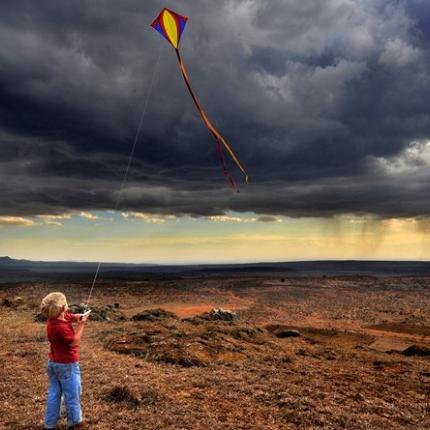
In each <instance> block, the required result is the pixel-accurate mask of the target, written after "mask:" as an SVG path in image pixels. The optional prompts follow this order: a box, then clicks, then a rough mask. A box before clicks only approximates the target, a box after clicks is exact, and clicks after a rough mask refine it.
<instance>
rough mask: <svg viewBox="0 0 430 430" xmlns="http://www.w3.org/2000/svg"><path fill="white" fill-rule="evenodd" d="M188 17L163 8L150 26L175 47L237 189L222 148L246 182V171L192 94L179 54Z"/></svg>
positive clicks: (199, 110) (232, 182)
mask: <svg viewBox="0 0 430 430" xmlns="http://www.w3.org/2000/svg"><path fill="white" fill-rule="evenodd" d="M187 20H188V17H186V16H182V15H179V14H178V13H176V12H173V11H172V10H170V9H166V8H165V9H163V10H162V11H161V13H160V14H159V15H158V17H157V18H156V19H155V20H154V21H153V22H152V24H151V27H153V28H154V29H155V30H157V31H158V32H159V33H160V34H161V35H162V36H163V37H164V38H165V39H166V40H167V41H168V42H169V43H170V44H171V45H172V46H173V48H174V49H175V52H176V57H177V59H178V64H179V68H180V70H181V73H182V76H183V78H184V81H185V84H186V86H187V88H188V91H189V92H190V95H191V97H192V99H193V101H194V104H195V106H196V108H197V111H198V112H199V115H200V117H201V118H202V120H203V122H204V123H205V125H206V127H207V128H208V130H209V131H210V133H211V134H212V136H213V137H214V138H215V140H216V144H217V151H218V155H219V158H220V161H221V165H222V169H223V172H224V175H225V176H226V177H227V178H228V180H229V181H230V184H231V186H232V187H233V188H234V189H235V190H236V191H238V190H239V189H238V187H237V185H236V182H235V181H234V179H233V177H232V176H231V174H230V172H229V171H228V169H227V165H226V162H225V158H224V153H223V148H224V149H226V150H227V152H228V154H229V155H230V157H231V158H232V159H233V161H234V162H235V163H236V166H237V167H238V168H239V170H240V171H241V172H242V173H243V175H244V176H245V181H246V182H247V183H248V174H247V173H246V171H245V169H244V167H243V166H242V164H241V162H240V161H239V159H238V158H237V156H236V154H235V153H234V152H233V149H232V148H231V147H230V145H229V144H228V143H227V142H226V140H225V139H224V137H223V136H222V135H221V134H220V133H219V132H218V130H217V129H216V128H215V127H214V126H213V124H212V123H211V121H210V120H209V118H208V117H207V115H206V113H205V112H204V111H203V108H202V107H201V105H200V103H199V101H198V99H197V97H196V95H195V94H194V91H193V89H192V87H191V83H190V78H189V76H188V73H187V71H186V69H185V66H184V63H183V61H182V58H181V55H180V53H179V48H178V47H179V42H180V40H181V36H182V33H183V31H184V29H185V25H186V23H187Z"/></svg>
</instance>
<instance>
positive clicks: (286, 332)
mask: <svg viewBox="0 0 430 430" xmlns="http://www.w3.org/2000/svg"><path fill="white" fill-rule="evenodd" d="M274 334H275V336H276V337H279V338H280V339H283V338H285V337H299V336H301V334H300V332H299V331H298V330H290V329H282V328H280V329H278V330H276V331H275V332H274Z"/></svg>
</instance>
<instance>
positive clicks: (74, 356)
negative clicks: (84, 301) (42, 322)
mask: <svg viewBox="0 0 430 430" xmlns="http://www.w3.org/2000/svg"><path fill="white" fill-rule="evenodd" d="M64 318H65V321H62V320H59V319H56V318H50V319H48V323H47V326H46V329H47V333H48V340H49V343H50V347H51V351H50V353H49V359H50V360H51V361H54V362H55V363H74V362H76V361H79V344H76V345H72V343H73V341H74V340H75V331H74V330H73V326H72V321H73V320H74V318H75V315H74V314H70V313H65V314H64Z"/></svg>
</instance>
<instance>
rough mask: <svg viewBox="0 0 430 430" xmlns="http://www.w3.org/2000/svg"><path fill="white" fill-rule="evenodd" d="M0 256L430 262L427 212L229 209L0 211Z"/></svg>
mask: <svg viewBox="0 0 430 430" xmlns="http://www.w3.org/2000/svg"><path fill="white" fill-rule="evenodd" d="M0 233H1V236H2V241H1V243H0V255H2V256H10V257H11V258H17V259H29V260H37V261H80V262H96V261H97V262H118V263H142V264H144V263H151V264H193V263H194V264H196V263H206V264H207V263H244V262H251V263H254V262H276V261H306V260H430V247H429V240H430V223H429V220H428V219H426V218H392V219H379V218H377V217H374V216H367V215H361V216H357V215H341V216H336V217H332V218H288V217H282V216H271V217H265V216H259V215H257V214H254V213H245V214H242V213H236V212H230V213H227V214H224V215H222V216H216V217H214V216H212V217H198V218H196V217H186V216H184V217H177V216H173V215H160V214H149V213H141V212H112V211H91V212H90V211H87V212H81V211H77V212H68V213H64V214H57V215H50V216H40V215H39V216H36V217H0Z"/></svg>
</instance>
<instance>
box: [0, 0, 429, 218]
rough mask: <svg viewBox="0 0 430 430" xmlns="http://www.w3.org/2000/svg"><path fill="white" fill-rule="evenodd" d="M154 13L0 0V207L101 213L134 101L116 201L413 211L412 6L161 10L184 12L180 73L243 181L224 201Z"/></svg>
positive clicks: (227, 5) (416, 80) (243, 4)
mask: <svg viewBox="0 0 430 430" xmlns="http://www.w3.org/2000/svg"><path fill="white" fill-rule="evenodd" d="M164 6H165V3H163V2H161V1H145V2H142V1H136V0H124V1H121V2H118V1H114V0H103V1H102V0H82V1H77V2H70V1H63V0H57V1H55V2H52V1H45V0H39V1H38V2H30V1H23V0H21V1H20V0H14V1H13V2H12V1H7V0H5V1H2V2H1V4H0V16H1V17H2V18H1V21H0V38H1V40H2V43H1V44H0V181H1V184H2V186H1V188H0V215H2V216H11V217H22V216H30V215H49V214H60V213H64V212H68V211H74V210H76V211H89V210H94V209H113V208H115V207H116V202H117V200H118V193H119V190H120V187H121V182H122V179H123V174H124V170H125V168H126V166H127V162H128V156H129V153H130V149H131V146H132V143H133V139H134V137H135V134H136V130H137V127H138V124H139V120H140V116H141V113H142V110H143V108H144V105H145V102H146V101H147V102H148V104H147V109H146V113H145V116H144V120H143V125H142V132H141V134H140V138H139V140H138V142H137V145H136V152H135V157H134V159H133V163H132V165H131V169H130V171H129V175H128V181H127V183H126V184H125V187H124V189H123V192H122V194H121V199H120V204H119V209H120V210H122V211H135V212H145V213H154V214H164V215H167V214H174V215H178V216H181V215H186V214H187V215H192V216H200V215H202V216H211V215H222V214H224V213H225V212H226V211H230V210H233V211H238V212H255V213H257V214H262V215H263V216H268V217H275V216H277V215H287V216H294V217H298V216H333V215H338V214H345V213H355V214H374V215H378V216H381V217H414V216H418V217H421V216H427V215H428V213H429V212H430V200H429V199H427V196H428V194H429V191H430V186H429V184H430V169H429V167H430V146H429V145H430V116H429V100H430V79H429V78H430V76H429V70H430V68H429V66H430V61H429V42H430V30H429V29H430V5H429V4H428V2H426V1H424V0H410V1H398V0H396V1H394V0H327V1H318V0H305V1H301V2H297V1H295V0H271V1H270V2H267V1H257V0H234V1H233V0H231V1H227V0H220V1H217V2H214V1H209V0H198V1H197V0H195V1H194V0H193V1H185V0H184V1H176V2H174V3H172V4H169V5H168V6H169V7H172V9H174V10H176V11H178V12H179V13H182V14H185V15H188V16H189V22H188V25H187V28H186V30H185V33H184V35H183V39H182V42H181V50H182V54H183V58H184V62H185V64H186V66H187V68H188V71H189V74H190V76H191V79H192V83H193V85H194V88H195V90H196V93H197V94H198V96H199V98H200V99H201V102H202V104H203V106H204V107H205V109H206V111H207V113H208V115H209V117H210V118H211V119H212V120H213V122H214V123H215V124H216V126H217V128H218V129H219V130H220V131H221V133H222V134H223V135H224V136H225V137H226V138H227V140H228V141H229V142H230V143H231V145H232V147H233V148H234V149H235V151H236V152H237V153H238V154H239V156H240V159H241V161H242V162H243V164H244V165H245V166H246V168H247V170H248V172H249V173H250V176H251V183H250V184H249V185H247V186H246V185H242V186H241V192H240V193H239V194H236V193H234V192H233V191H232V190H231V189H229V186H228V183H227V181H226V180H225V178H224V176H223V174H222V171H221V169H220V166H219V162H218V159H217V154H216V150H215V145H214V143H213V141H212V138H211V136H210V135H209V133H208V132H207V130H206V129H205V127H204V126H203V124H202V122H201V120H200V118H199V117H198V114H197V113H196V111H195V108H194V106H193V104H192V101H191V99H190V97H189V95H188V94H187V91H186V88H185V85H184V83H183V82H182V77H181V76H180V73H179V70H178V69H177V65H176V64H175V61H176V59H175V56H174V53H173V51H172V49H171V47H170V46H169V45H168V44H167V43H166V42H165V41H164V40H163V39H162V38H161V37H160V36H159V35H158V34H157V33H156V32H155V31H153V30H152V29H151V28H150V27H149V23H150V22H151V21H152V20H153V19H154V18H155V16H156V15H157V14H158V13H159V11H160V10H161V8H162V7H164ZM151 85H152V91H151V93H150V94H149V89H150V87H151ZM147 97H149V98H147ZM230 168H231V171H232V172H234V174H235V176H236V177H237V179H238V181H240V179H241V178H240V175H239V172H237V171H236V170H235V167H234V166H233V165H231V166H230ZM267 219H272V218H267ZM273 219H274V218H273Z"/></svg>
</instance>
